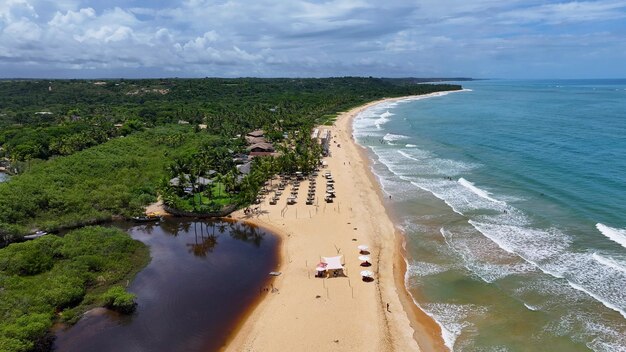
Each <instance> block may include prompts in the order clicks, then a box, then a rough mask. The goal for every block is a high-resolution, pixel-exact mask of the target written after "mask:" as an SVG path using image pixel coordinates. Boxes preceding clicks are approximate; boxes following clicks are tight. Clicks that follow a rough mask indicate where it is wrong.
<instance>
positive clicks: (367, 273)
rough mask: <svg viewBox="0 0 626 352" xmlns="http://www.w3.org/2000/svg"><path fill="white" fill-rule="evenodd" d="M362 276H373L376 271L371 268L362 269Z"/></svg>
mask: <svg viewBox="0 0 626 352" xmlns="http://www.w3.org/2000/svg"><path fill="white" fill-rule="evenodd" d="M361 276H363V277H372V276H374V273H373V272H371V271H369V270H363V271H361Z"/></svg>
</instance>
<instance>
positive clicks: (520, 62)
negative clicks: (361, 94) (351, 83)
mask: <svg viewBox="0 0 626 352" xmlns="http://www.w3.org/2000/svg"><path fill="white" fill-rule="evenodd" d="M346 75H358V76H370V75H371V76H386V77H406V76H414V77H442V76H448V77H450V76H464V77H477V78H612V77H622V78H624V77H626V1H624V0H606V1H605V0H602V1H566V0H564V1H563V2H553V1H532V0H531V1H515V0H513V1H502V0H475V1H472V0H416V1H400V0H385V1H366V0H329V1H305V0H284V1H283V0H250V1H248V0H235V1H228V0H222V1H212V0H186V1H165V0H127V1H121V0H108V1H85V0H54V1H52V0H0V77H5V78H6V77H25V78H29V77H49V78H97V77H104V78H106V77H205V76H210V77H213V76H220V77H241V76H258V77H294V76H298V77H326V76H346Z"/></svg>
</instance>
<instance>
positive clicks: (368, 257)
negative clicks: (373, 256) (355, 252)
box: [359, 255, 370, 262]
mask: <svg viewBox="0 0 626 352" xmlns="http://www.w3.org/2000/svg"><path fill="white" fill-rule="evenodd" d="M359 260H360V261H362V262H369V261H370V256H369V255H360V256H359Z"/></svg>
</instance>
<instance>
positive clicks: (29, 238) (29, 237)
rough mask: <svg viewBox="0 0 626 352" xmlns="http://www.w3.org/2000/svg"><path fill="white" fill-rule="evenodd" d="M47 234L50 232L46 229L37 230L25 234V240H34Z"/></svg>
mask: <svg viewBox="0 0 626 352" xmlns="http://www.w3.org/2000/svg"><path fill="white" fill-rule="evenodd" d="M47 234H48V233H47V232H46V231H37V232H35V233H33V234H32V235H26V236H24V239H25V240H34V239H36V238H39V237H43V236H45V235H47Z"/></svg>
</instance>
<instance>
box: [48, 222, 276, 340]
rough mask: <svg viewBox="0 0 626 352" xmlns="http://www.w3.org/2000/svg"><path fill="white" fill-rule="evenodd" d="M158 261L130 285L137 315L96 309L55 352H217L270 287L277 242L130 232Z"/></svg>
mask: <svg viewBox="0 0 626 352" xmlns="http://www.w3.org/2000/svg"><path fill="white" fill-rule="evenodd" d="M124 227H125V229H126V230H127V231H128V233H129V234H130V235H131V236H132V237H133V238H135V239H138V240H140V241H142V242H144V243H146V244H147V245H148V246H150V254H151V256H152V261H151V262H150V264H148V266H147V267H146V268H145V269H143V270H142V271H141V272H139V274H137V276H136V277H135V279H134V281H133V282H132V283H131V284H130V286H129V291H131V292H133V293H135V294H136V295H137V303H138V306H137V310H136V312H135V313H134V314H132V315H131V316H121V315H118V314H116V313H114V312H110V311H107V310H104V309H97V310H94V311H92V312H91V313H89V314H87V315H86V316H85V317H83V318H82V319H81V320H80V321H79V322H78V323H77V324H76V325H74V326H72V327H70V328H67V329H61V330H59V331H57V333H56V340H55V344H54V349H55V350H56V351H64V352H65V351H214V350H217V349H219V348H220V347H221V346H223V345H224V343H225V342H226V340H227V338H228V336H229V335H230V333H231V332H232V331H233V329H235V328H236V326H237V324H238V323H239V321H240V320H241V319H242V318H243V316H244V315H245V313H246V311H247V310H248V309H249V308H250V307H251V306H252V305H253V304H254V303H255V301H256V300H257V299H258V298H259V296H260V295H261V294H267V293H265V292H266V291H263V292H264V293H261V289H262V288H264V286H266V285H268V282H269V281H268V273H269V272H270V271H272V270H274V268H275V267H276V265H277V263H278V260H277V247H278V239H277V238H276V237H275V236H273V235H271V234H270V233H267V232H265V231H263V230H261V229H259V228H255V227H251V226H249V225H245V224H243V223H240V222H226V221H216V222H207V221H202V222H200V221H178V220H167V221H163V222H161V223H159V224H158V225H156V224H147V225H141V226H134V225H126V226H124Z"/></svg>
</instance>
